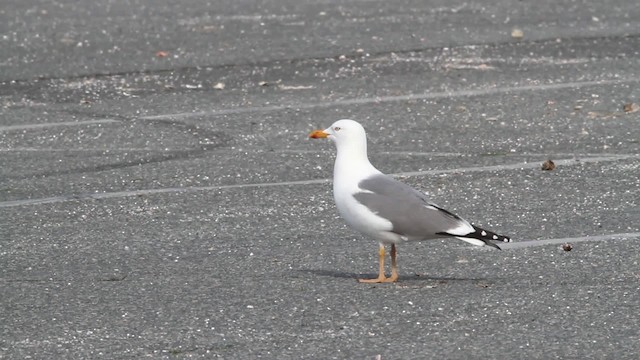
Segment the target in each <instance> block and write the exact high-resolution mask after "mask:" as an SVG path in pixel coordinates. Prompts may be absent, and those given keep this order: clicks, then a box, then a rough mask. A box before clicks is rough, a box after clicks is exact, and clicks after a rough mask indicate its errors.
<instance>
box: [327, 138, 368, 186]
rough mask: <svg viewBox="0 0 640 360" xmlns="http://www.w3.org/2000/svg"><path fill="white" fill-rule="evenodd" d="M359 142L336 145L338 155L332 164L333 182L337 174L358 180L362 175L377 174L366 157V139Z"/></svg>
mask: <svg viewBox="0 0 640 360" xmlns="http://www.w3.org/2000/svg"><path fill="white" fill-rule="evenodd" d="M358 140H359V141H350V142H344V143H340V144H337V150H338V154H337V155H336V162H335V164H334V171H333V175H334V180H335V178H336V176H337V175H338V174H341V176H344V177H348V178H354V179H358V178H361V177H362V176H363V175H365V176H366V175H371V174H376V173H379V171H378V169H376V168H375V167H374V166H373V165H371V162H369V157H368V156H367V138H366V137H364V136H363V137H362V139H358Z"/></svg>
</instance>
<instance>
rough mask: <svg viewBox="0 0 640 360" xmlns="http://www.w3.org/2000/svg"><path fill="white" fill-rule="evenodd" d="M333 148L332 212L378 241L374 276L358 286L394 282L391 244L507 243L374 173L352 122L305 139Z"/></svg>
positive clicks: (359, 129) (506, 239) (394, 251)
mask: <svg viewBox="0 0 640 360" xmlns="http://www.w3.org/2000/svg"><path fill="white" fill-rule="evenodd" d="M309 137H310V138H313V139H324V138H329V139H330V140H332V141H333V142H334V143H335V144H336V148H337V155H336V161H335V164H334V168H333V197H334V200H335V203H336V207H337V209H338V213H340V216H341V217H342V218H343V219H344V221H345V222H346V223H347V224H348V225H349V226H350V227H352V228H353V229H355V230H357V231H358V232H360V233H362V234H364V235H366V236H368V237H371V238H373V239H375V240H377V241H378V242H379V250H378V256H379V265H380V268H379V272H378V277H377V278H375V279H358V281H359V282H364V283H384V282H396V281H397V280H398V265H397V261H396V257H397V249H396V247H397V245H398V244H399V243H402V242H405V241H417V240H430V239H436V238H443V237H453V238H457V239H460V240H463V241H466V242H468V243H471V244H473V245H477V246H491V247H493V248H496V249H499V250H500V247H499V246H498V245H496V244H494V243H493V242H494V241H495V242H511V238H509V237H507V236H503V235H498V234H496V233H494V232H492V231H489V230H485V229H481V228H479V227H477V226H475V225H473V224H471V223H469V222H468V221H466V220H464V219H463V218H461V217H459V216H458V215H455V214H453V213H452V212H450V211H447V210H445V209H443V208H441V207H439V206H438V205H436V204H434V203H432V202H431V201H429V199H428V198H427V196H426V195H425V194H424V193H422V192H420V191H418V190H416V189H414V188H412V187H411V186H409V185H407V184H404V183H402V182H400V181H398V180H396V179H394V178H392V177H391V176H388V175H385V174H383V173H382V172H381V171H380V170H378V169H376V168H375V167H374V166H373V165H371V162H369V157H368V155H367V135H366V132H365V130H364V128H363V127H362V125H360V124H359V123H358V122H357V121H354V120H349V119H343V120H338V121H336V122H335V123H333V125H331V126H330V127H328V128H327V129H324V130H315V131H313V132H311V133H310V134H309ZM385 245H391V254H390V255H391V276H390V277H387V276H386V275H385V269H384V258H385Z"/></svg>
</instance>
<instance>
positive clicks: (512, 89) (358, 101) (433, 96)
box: [139, 78, 640, 120]
mask: <svg viewBox="0 0 640 360" xmlns="http://www.w3.org/2000/svg"><path fill="white" fill-rule="evenodd" d="M637 82H640V79H639V78H633V79H607V80H590V81H575V82H566V83H556V84H536V85H521V86H499V87H495V88H487V89H471V90H458V91H444V92H430V93H421V94H407V95H396V96H376V97H366V98H353V99H344V100H336V101H326V102H317V103H302V104H295V105H271V106H255V107H242V108H230V109H220V110H209V111H197V112H184V113H175V114H160V115H148V116H141V117H140V118H139V119H141V120H161V119H183V118H191V117H203V116H221V115H233V114H246V113H255V112H272V111H282V110H304V109H316V108H326V107H334V106H348V105H367V104H375V103H384V102H397V101H410V100H437V99H446V98H454V97H474V96H483V95H495V94H509V93H519V92H526V91H547V90H563V89H572V88H574V89H579V88H583V87H590V86H598V85H617V84H626V83H637Z"/></svg>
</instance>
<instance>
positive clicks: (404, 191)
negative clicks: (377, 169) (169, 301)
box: [353, 175, 474, 239]
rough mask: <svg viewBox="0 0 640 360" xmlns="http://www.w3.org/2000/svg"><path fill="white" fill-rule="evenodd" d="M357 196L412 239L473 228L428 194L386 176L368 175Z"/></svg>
mask: <svg viewBox="0 0 640 360" xmlns="http://www.w3.org/2000/svg"><path fill="white" fill-rule="evenodd" d="M358 186H359V188H360V189H361V191H360V192H357V193H355V194H354V195H353V196H354V198H355V199H356V200H357V201H358V202H360V203H361V204H362V205H364V206H366V207H367V208H368V209H369V210H370V211H372V212H373V213H375V214H376V215H378V216H380V217H382V218H385V219H387V220H389V221H390V222H391V224H392V225H393V230H392V231H393V232H394V233H397V234H399V235H401V236H405V237H407V238H409V239H430V238H437V237H442V236H443V233H447V234H451V235H465V234H467V233H469V232H473V231H474V229H473V227H472V226H471V225H470V224H469V223H468V222H467V221H466V220H464V219H462V218H460V217H459V216H456V215H454V214H452V213H450V212H449V211H446V210H444V209H442V208H439V207H438V206H436V205H434V204H432V203H430V202H429V201H428V199H427V197H426V195H425V194H423V193H421V192H419V191H417V190H415V189H414V188H412V187H410V186H408V185H406V184H403V183H401V182H399V181H397V180H395V179H393V178H391V177H389V176H387V175H375V176H372V177H368V178H365V179H364V180H362V181H360V183H359V184H358Z"/></svg>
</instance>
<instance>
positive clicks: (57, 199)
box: [0, 155, 640, 208]
mask: <svg viewBox="0 0 640 360" xmlns="http://www.w3.org/2000/svg"><path fill="white" fill-rule="evenodd" d="M637 158H640V155H612V156H600V157H591V158H578V159H562V160H556V161H555V163H556V165H558V166H573V165H580V164H585V163H596V162H603V161H604V162H607V161H620V160H626V159H637ZM539 167H540V164H539V163H538V162H523V163H515V164H506V165H490V166H477V167H468V168H456V169H441V170H425V171H412V172H401V173H396V174H390V175H392V176H400V177H402V176H424V175H440V174H451V173H465V172H481V171H502V170H524V169H534V168H539ZM329 182H331V180H330V179H315V180H298V181H282V182H273V183H250V184H234V185H212V186H193V187H181V188H176V187H170V188H159V189H139V190H131V191H116V192H104V193H91V194H78V195H62V196H54V197H48V198H39V199H24V200H10V201H2V202H0V208H7V207H14V206H25V205H42V204H52V203H61V202H67V201H84V200H100V199H110V198H123V197H131V196H143V195H152V194H166V193H182V192H197V191H217V190H229V189H244V188H266V187H274V186H297V185H313V184H324V183H329Z"/></svg>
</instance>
